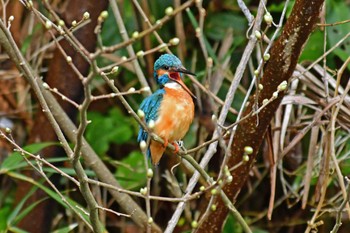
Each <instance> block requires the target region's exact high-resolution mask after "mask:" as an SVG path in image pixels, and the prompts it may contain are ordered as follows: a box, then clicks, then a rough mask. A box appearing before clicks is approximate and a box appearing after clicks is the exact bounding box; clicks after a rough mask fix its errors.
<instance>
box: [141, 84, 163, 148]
mask: <svg viewBox="0 0 350 233" xmlns="http://www.w3.org/2000/svg"><path fill="white" fill-rule="evenodd" d="M164 93H165V90H164V89H159V90H157V91H156V92H154V93H153V94H152V95H150V96H148V97H147V98H146V99H144V100H143V101H142V103H141V105H140V109H141V110H142V111H143V112H144V113H145V121H146V123H147V124H148V122H149V121H150V120H154V121H156V120H157V118H158V110H159V107H160V104H161V102H162V99H163V96H164ZM147 136H148V134H147V132H146V130H144V129H143V128H142V127H141V126H140V130H139V135H138V137H137V141H138V142H140V141H142V140H145V141H146V140H147Z"/></svg>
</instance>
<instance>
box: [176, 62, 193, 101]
mask: <svg viewBox="0 0 350 233" xmlns="http://www.w3.org/2000/svg"><path fill="white" fill-rule="evenodd" d="M171 73H172V74H176V77H174V76H173V75H172V74H171ZM178 73H184V74H189V75H193V76H196V74H194V73H192V72H190V71H188V70H186V69H185V68H174V69H172V70H171V71H170V75H169V76H170V78H171V80H173V81H175V82H177V83H178V84H180V85H181V86H182V88H183V89H184V90H185V91H187V93H188V94H190V96H192V97H193V98H194V99H197V97H196V96H195V95H194V94H193V93H192V92H191V91H190V89H188V87H187V86H186V85H185V83H184V82H183V81H182V79H181V78H180V75H179V74H178Z"/></svg>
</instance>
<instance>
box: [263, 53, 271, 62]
mask: <svg viewBox="0 0 350 233" xmlns="http://www.w3.org/2000/svg"><path fill="white" fill-rule="evenodd" d="M268 60H270V54H269V53H266V54H264V61H268Z"/></svg>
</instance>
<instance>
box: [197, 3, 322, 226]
mask: <svg viewBox="0 0 350 233" xmlns="http://www.w3.org/2000/svg"><path fill="white" fill-rule="evenodd" d="M323 2H324V1H323V0H313V1H309V0H297V1H296V3H295V5H294V8H293V11H292V14H291V15H290V17H289V19H288V21H287V23H286V25H285V27H284V30H283V32H282V34H281V36H280V37H279V39H278V40H277V41H276V42H275V44H274V45H273V46H272V49H271V52H270V54H271V57H270V60H269V61H268V63H267V64H266V66H265V70H264V76H263V78H262V79H261V82H260V83H261V84H262V85H263V87H264V89H263V91H260V92H259V97H258V99H257V103H258V106H261V105H263V102H264V100H265V99H270V97H271V96H273V93H274V92H276V91H277V88H278V86H279V85H280V84H281V83H282V82H283V81H288V80H289V79H290V78H291V76H292V73H293V71H294V69H295V67H296V64H297V61H298V58H299V56H300V54H301V51H302V48H303V46H304V44H305V43H306V41H307V39H308V37H309V35H310V34H311V32H312V30H313V28H314V26H315V24H316V22H317V21H318V18H319V14H320V11H321V8H322V5H323ZM306 22H307V23H306ZM283 95H284V94H283V93H281V92H280V93H278V96H277V98H276V99H275V100H274V101H272V102H271V103H270V104H269V105H267V106H266V107H265V108H263V109H262V110H261V111H260V112H259V114H258V115H257V116H254V115H253V116H251V117H249V119H248V120H246V121H243V122H242V123H241V124H239V126H238V128H237V131H236V133H235V137H234V141H233V144H232V147H231V156H230V158H229V160H228V167H233V166H235V164H237V163H239V162H241V161H242V156H243V155H244V148H245V147H246V146H250V147H252V148H253V153H252V154H250V155H249V161H248V162H246V163H244V164H243V166H239V167H238V168H237V169H235V170H234V171H233V172H232V173H231V175H232V176H233V179H234V180H235V181H236V182H232V183H230V184H227V185H226V186H225V187H223V190H224V191H225V193H226V194H227V196H228V197H229V198H230V199H235V198H236V196H237V195H238V193H239V191H240V189H241V188H242V186H243V185H244V183H245V180H246V179H247V177H248V174H249V170H250V168H251V167H252V165H253V161H255V158H256V156H257V153H258V151H259V147H260V145H261V143H262V142H263V138H264V134H265V132H266V129H267V127H268V126H269V124H270V121H271V119H272V118H273V116H274V113H275V111H276V109H277V108H278V106H279V104H280V102H281V100H282V98H283ZM254 99H255V96H252V98H251V99H250V100H251V101H250V103H251V104H249V106H248V107H247V109H246V110H245V111H244V113H243V116H246V115H248V114H249V113H250V112H251V111H252V110H253V104H252V103H253V102H254ZM257 117H258V118H257ZM257 119H258V122H257ZM216 205H217V211H216V212H215V213H213V212H211V214H210V216H209V217H208V218H207V219H208V220H207V221H205V222H204V223H203V224H202V225H201V226H200V229H199V230H198V232H219V231H220V230H221V227H222V225H223V223H224V221H225V219H226V217H227V213H228V209H227V208H226V207H225V205H224V203H223V201H222V200H218V201H217V203H216Z"/></svg>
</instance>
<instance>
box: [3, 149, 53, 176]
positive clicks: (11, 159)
mask: <svg viewBox="0 0 350 233" xmlns="http://www.w3.org/2000/svg"><path fill="white" fill-rule="evenodd" d="M52 145H59V144H58V143H56V142H41V143H33V144H30V145H27V146H25V147H23V150H25V151H28V152H29V153H32V154H35V153H37V152H39V151H41V150H42V149H44V148H46V147H48V146H52ZM26 166H28V164H27V163H26V162H25V161H24V159H23V157H22V155H21V154H20V153H19V152H13V153H12V154H10V155H9V156H8V157H7V158H6V159H5V160H4V162H3V163H2V164H0V174H4V173H7V172H8V171H11V170H14V169H18V168H22V167H26Z"/></svg>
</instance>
